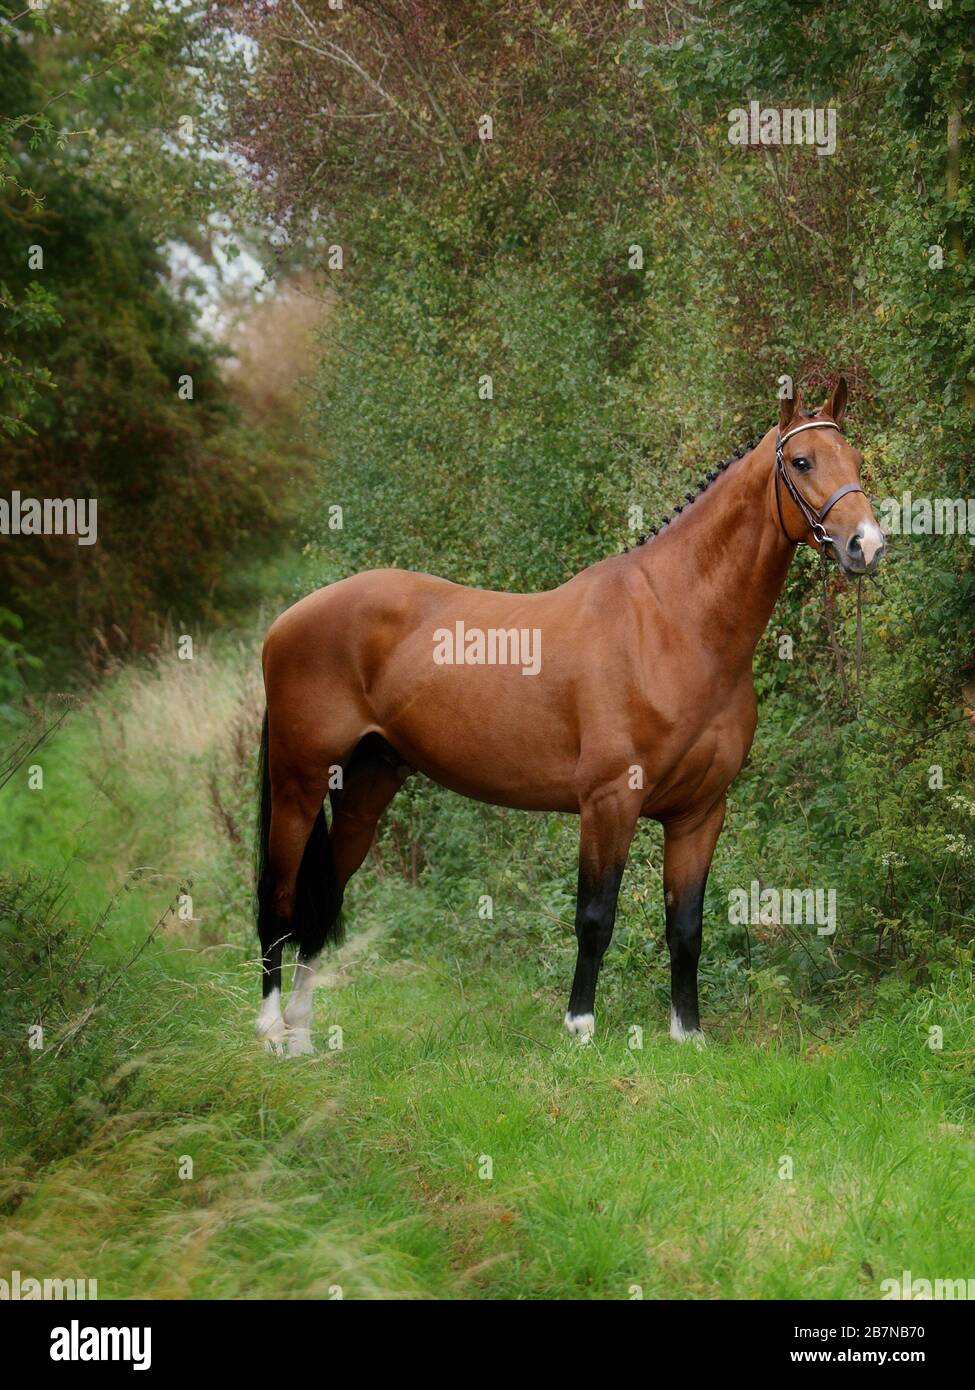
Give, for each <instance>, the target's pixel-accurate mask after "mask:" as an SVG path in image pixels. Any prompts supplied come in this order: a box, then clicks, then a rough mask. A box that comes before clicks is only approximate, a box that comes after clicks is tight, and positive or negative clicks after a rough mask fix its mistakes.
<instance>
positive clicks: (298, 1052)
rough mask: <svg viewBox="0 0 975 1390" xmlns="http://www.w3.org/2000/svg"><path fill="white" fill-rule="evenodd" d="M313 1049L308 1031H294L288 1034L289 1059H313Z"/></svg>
mask: <svg viewBox="0 0 975 1390" xmlns="http://www.w3.org/2000/svg"><path fill="white" fill-rule="evenodd" d="M314 1055H315V1047H314V1044H313V1043H312V1040H311V1037H310V1036H309V1033H308V1029H307V1028H303V1029H301V1030H300V1031H299V1030H295V1031H294V1032H293V1033H289V1034H288V1056H289V1057H314Z"/></svg>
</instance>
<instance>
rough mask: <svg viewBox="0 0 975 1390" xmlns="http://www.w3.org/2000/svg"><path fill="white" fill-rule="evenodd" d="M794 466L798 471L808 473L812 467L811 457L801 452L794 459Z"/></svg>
mask: <svg viewBox="0 0 975 1390" xmlns="http://www.w3.org/2000/svg"><path fill="white" fill-rule="evenodd" d="M792 466H793V468H794V469H795V470H796V472H797V473H808V472H809V470H810V468H812V463H811V462H810V460H809V459H807V458H805V457H804V456H803V455H802V454H800V456H799V457H798V458H797V459H793V460H792Z"/></svg>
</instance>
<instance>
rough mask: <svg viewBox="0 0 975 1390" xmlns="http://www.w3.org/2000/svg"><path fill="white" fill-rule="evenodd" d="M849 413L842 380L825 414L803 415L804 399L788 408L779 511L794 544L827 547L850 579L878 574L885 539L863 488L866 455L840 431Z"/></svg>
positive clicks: (779, 440) (782, 428) (781, 442)
mask: <svg viewBox="0 0 975 1390" xmlns="http://www.w3.org/2000/svg"><path fill="white" fill-rule="evenodd" d="M845 411H846V382H845V381H844V380H843V378H842V377H840V379H839V381H838V382H837V385H836V387H835V389H834V391H833V393H832V395H831V396H830V397H829V399H828V400H827V401H826V402H825V403H824V404H823V405H822V406H821V407H820V408H819V410H803V408H802V397H801V395H799V394H798V393H797V394H796V397H795V399H794V400H791V401H783V402H782V406H781V409H780V411H779V424H778V430H777V432H776V461H775V477H774V486H775V506H776V510H777V515H778V521H779V524H780V525H781V527H782V529H783V531H784V532H785V533H786V535H787V536H788V537H789V539H790V540H794V541H801V540H806V541H809V543H810V544H811V545H814V546H816V547H818V548H822V547H825V549H826V554H827V555H832V556H833V557H834V558H835V559H836V561H837V563H838V564H839V565H840V566H841V568H842V569H843V570H844V571H845V572H846V573H847V574H849V575H859V574H873V573H874V571H875V570H876V568H877V566H878V565H879V563H880V561H881V559H882V557H883V553H884V533H883V531H881V529H880V527H879V526H878V525H877V519H876V517H875V516H874V514H873V509H872V508H871V506H870V503H869V501H868V500H867V497H866V495H865V494H864V492H863V490H862V488H861V486H860V464H861V463H862V461H863V460H862V456H861V454H860V451H859V450H858V449H854V447H853V445H852V444H851V443H850V442H849V440H847V439H845V438H844V437H843V435H842V433H841V431H840V426H841V425H842V423H843V416H844V414H845Z"/></svg>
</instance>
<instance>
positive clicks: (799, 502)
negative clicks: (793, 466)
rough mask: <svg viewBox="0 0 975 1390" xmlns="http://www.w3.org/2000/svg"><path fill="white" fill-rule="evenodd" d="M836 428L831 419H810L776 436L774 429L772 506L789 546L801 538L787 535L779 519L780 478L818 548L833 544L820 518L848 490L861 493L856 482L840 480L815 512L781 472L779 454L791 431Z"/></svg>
mask: <svg viewBox="0 0 975 1390" xmlns="http://www.w3.org/2000/svg"><path fill="white" fill-rule="evenodd" d="M838 429H839V425H837V424H836V423H835V422H834V421H833V420H810V421H809V422H808V423H807V424H805V425H796V427H795V429H792V430H787V431H786V433H785V434H782V435H780V434H779V432H778V430H776V432H775V506H776V509H777V510H778V513H779V525H780V526H781V527H782V533H783V535H784V536H785V538H786V540H787V541H789V542H790V543H791V544H792V545H798V543H799V540H801V539H802V537H801V536H800V537H799V538H798V539H796V538H794V537H793V536H790V535H789V528H788V527H787V526H786V524H785V521H784V520H783V517H782V501H781V498H780V497H779V479H780V478H781V479H782V481H783V483H784V484H785V488H786V491H787V492H788V494H789V496H790V497H791V498H792V500H793V502H795V504H796V506H797V507H798V508H799V510H800V512H802V515H803V516H804V517H805V519H806V522H807V524H808V526H809V529H810V530H811V531H812V533H813V535H814V536H815V538H816V540H817V541H818V542H819V544H820V547H824V546H827V545H832V546H835V545H836V540H835V538H834V537H833V536H831V535H830V534H829V532H828V531H827V530H826V527H825V526H824V525H823V521H824V520H825V518H826V515H827V513H828V512H830V511H832V509H833V508H834V507H835V506H836V504H837V502H838V501H839V500H840V498H841V497H845V496H846V494H847V493H848V492H863V488H862V487H861V486H860V484H859V483H844V484H843V486H842V487H838V488H837V489H836V491H835V492H834V493H833V494H832V496H830V497H827V499H826V501H825V502H824V503H823V505H822V506H821V507H820V509H819V511H818V512H814V511H813V509H812V507H811V506H810V505H809V503H808V502H807V501H806V499H805V497H803V495H802V493H801V492H800V491H799V489H798V487H797V486H796V484H795V482H794V481H793V479H792V478H790V477H789V474H788V473H787V472H786V471H785V459H784V457H783V452H782V450H783V445H784V444H785V441H786V440H787V439H791V438H792V436H793V435H794V434H800V433H801V432H802V431H803V430H838Z"/></svg>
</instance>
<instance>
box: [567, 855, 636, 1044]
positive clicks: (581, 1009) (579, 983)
mask: <svg viewBox="0 0 975 1390" xmlns="http://www.w3.org/2000/svg"><path fill="white" fill-rule="evenodd" d="M622 877H623V866H622V865H619V866H618V867H614V868H610V869H607V870H605V872H604V873H603V874H601V875H600V876H599V877H597V878H592V877H590V876H589V875H588V874H586V873H585V872H584V871H581V870H580V873H579V889H578V895H577V898H576V940H577V941H578V943H579V954H578V956H577V958H576V973H575V977H574V978H573V981H572V993H571V995H570V996H569V1015H570V1017H572V1018H579V1017H581V1016H584V1015H586V1014H592V1013H593V1012H594V1010H595V1005H596V979H597V977H598V975H599V967H600V965H601V963H602V959H603V956H604V955H605V954H606V948H607V946H608V945H609V943H610V938H611V937H612V935H613V923H614V921H615V920H616V900H617V898H618V896H619V889H620V879H621V878H622Z"/></svg>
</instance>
